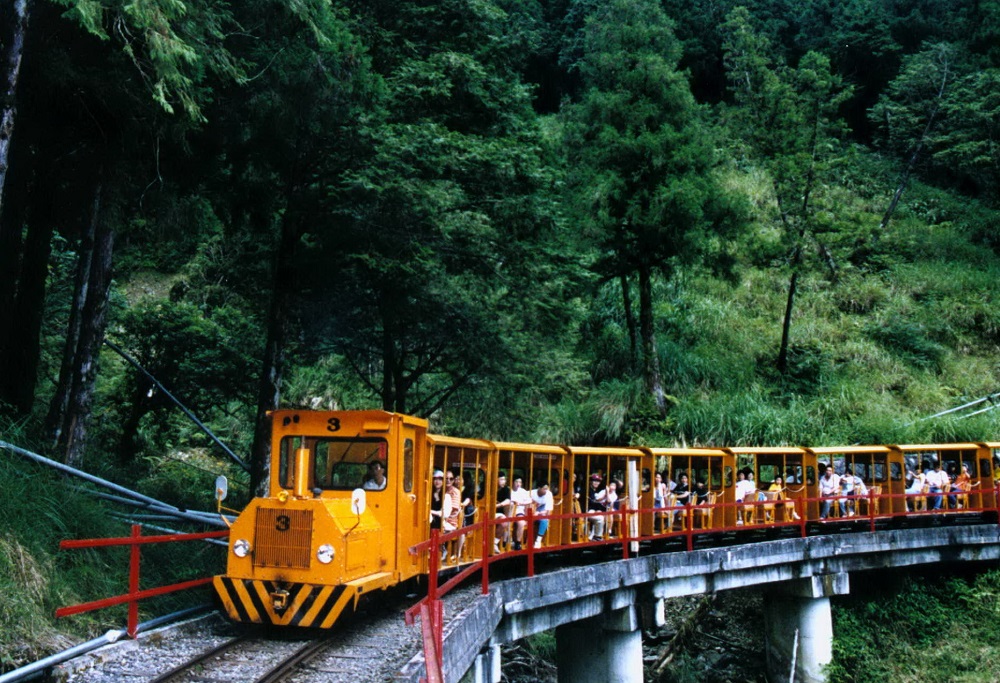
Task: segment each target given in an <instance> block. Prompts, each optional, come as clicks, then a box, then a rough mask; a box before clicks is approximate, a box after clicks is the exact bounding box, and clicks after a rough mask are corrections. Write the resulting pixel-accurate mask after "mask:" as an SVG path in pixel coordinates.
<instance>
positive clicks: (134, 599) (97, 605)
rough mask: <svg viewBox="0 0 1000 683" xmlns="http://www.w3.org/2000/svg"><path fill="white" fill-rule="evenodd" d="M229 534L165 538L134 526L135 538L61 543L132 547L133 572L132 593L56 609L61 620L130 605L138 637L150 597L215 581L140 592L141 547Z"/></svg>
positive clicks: (131, 622) (131, 633) (133, 629)
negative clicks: (144, 602) (142, 607)
mask: <svg viewBox="0 0 1000 683" xmlns="http://www.w3.org/2000/svg"><path fill="white" fill-rule="evenodd" d="M228 535H229V531H228V530H226V531H207V532H204V533H196V534H167V535H162V536H143V535H142V527H141V526H139V525H137V524H133V525H132V535H131V536H128V537H125V538H90V539H83V540H74V541H62V542H61V543H60V544H59V549H60V550H68V549H70V548H106V547H110V546H123V545H127V546H129V550H130V552H129V570H128V593H125V594H123V595H117V596H115V597H112V598H105V599H103V600H94V601H92V602H84V603H81V604H79V605H73V606H71V607H60V608H59V609H57V610H56V616H57V617H68V616H71V615H73V614H82V613H83V612H91V611H93V610H96V609H103V608H105V607H114V606H115V605H122V604H125V603H128V628H127V632H128V634H129V636H130V637H132V638H135V635H136V631H137V629H138V626H139V601H140V600H144V599H146V598H152V597H156V596H158V595H166V594H167V593H174V592H176V591H181V590H185V589H187V588H196V587H198V586H204V585H205V584H207V583H210V582H211V581H212V578H211V577H208V578H205V579H194V580H191V581H182V582H181V583H175V584H172V585H169V586H160V587H159V588H148V589H146V590H139V546H141V545H148V544H150V543H173V542H178V541H200V540H204V539H208V538H225V537H226V536H228Z"/></svg>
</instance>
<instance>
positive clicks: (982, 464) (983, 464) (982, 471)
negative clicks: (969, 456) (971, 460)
mask: <svg viewBox="0 0 1000 683" xmlns="http://www.w3.org/2000/svg"><path fill="white" fill-rule="evenodd" d="M979 476H980V477H982V478H984V479H986V478H988V477H989V476H990V461H989V460H987V459H986V458H982V459H980V460H979Z"/></svg>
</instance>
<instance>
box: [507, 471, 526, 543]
mask: <svg viewBox="0 0 1000 683" xmlns="http://www.w3.org/2000/svg"><path fill="white" fill-rule="evenodd" d="M510 502H511V504H512V505H513V506H514V517H524V515H525V514H526V513H527V511H528V506H529V505H531V493H530V492H529V491H528V489H526V488H524V487H522V486H521V477H514V483H513V485H512V486H511V488H510ZM527 526H528V522H527V521H525V520H523V519H519V520H518V521H517V522H515V526H514V550H520V549H521V544H522V543H524V529H525V527H527Z"/></svg>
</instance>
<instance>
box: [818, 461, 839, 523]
mask: <svg viewBox="0 0 1000 683" xmlns="http://www.w3.org/2000/svg"><path fill="white" fill-rule="evenodd" d="M839 488H840V477H839V476H837V474H836V473H834V471H833V468H832V467H827V468H826V471H825V472H824V473H823V476H822V477H820V478H819V495H820V496H821V497H822V498H823V502H822V503H821V504H820V511H819V518H820V519H826V518H827V517H829V516H830V504H831V499H832V498H834V497H836V495H837V493H838V492H839Z"/></svg>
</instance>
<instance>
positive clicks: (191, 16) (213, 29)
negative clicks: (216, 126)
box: [55, 0, 243, 121]
mask: <svg viewBox="0 0 1000 683" xmlns="http://www.w3.org/2000/svg"><path fill="white" fill-rule="evenodd" d="M55 1H56V2H57V3H58V4H60V5H63V6H65V7H67V8H68V9H67V10H66V14H65V16H66V17H67V18H69V19H71V20H73V21H75V22H77V23H78V24H79V25H80V26H81V27H82V28H84V29H85V30H86V31H87V32H89V33H90V34H92V35H94V36H96V37H98V38H100V39H102V40H105V41H114V42H115V43H116V45H117V47H119V49H121V51H122V52H123V53H124V54H125V56H126V57H127V58H128V59H129V61H131V62H132V64H133V65H134V66H135V68H136V69H137V70H138V71H139V73H140V74H141V75H142V77H143V80H144V82H145V84H146V87H147V88H148V89H149V94H150V95H151V96H152V98H153V100H154V101H155V102H156V103H157V104H159V105H160V106H161V107H162V108H163V109H164V110H165V111H166V112H167V113H170V114H173V113H174V112H175V104H179V105H180V108H181V110H182V111H183V112H184V114H185V115H186V116H187V117H189V118H191V119H192V120H196V121H204V120H205V117H204V115H203V113H202V106H203V105H204V100H205V99H206V89H205V87H204V81H205V77H206V74H207V73H210V72H212V73H214V74H215V75H217V76H223V77H226V78H232V79H237V78H241V77H242V76H243V73H242V70H241V68H240V65H239V64H238V63H237V61H236V60H235V59H234V58H233V56H232V55H231V54H230V53H229V52H228V50H227V49H226V47H225V46H224V40H225V37H226V33H227V32H228V31H231V30H233V29H234V28H236V26H235V23H234V21H233V16H232V13H231V12H230V11H229V9H228V8H227V7H226V6H225V5H224V4H222V3H216V2H186V3H185V2H178V1H177V0H146V1H144V2H123V1H121V0H55Z"/></svg>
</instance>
